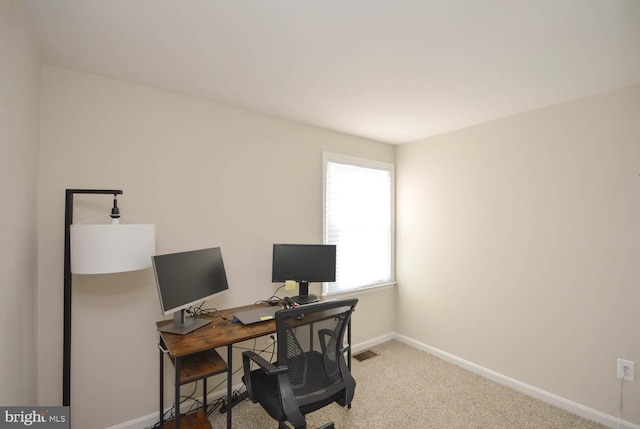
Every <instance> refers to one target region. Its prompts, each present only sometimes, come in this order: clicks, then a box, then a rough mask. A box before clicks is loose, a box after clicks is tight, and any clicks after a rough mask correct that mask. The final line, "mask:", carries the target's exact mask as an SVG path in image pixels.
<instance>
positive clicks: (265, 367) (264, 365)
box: [242, 351, 289, 375]
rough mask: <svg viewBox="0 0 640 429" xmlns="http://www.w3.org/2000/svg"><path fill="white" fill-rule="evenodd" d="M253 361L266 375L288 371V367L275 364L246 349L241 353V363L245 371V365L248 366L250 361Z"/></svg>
mask: <svg viewBox="0 0 640 429" xmlns="http://www.w3.org/2000/svg"><path fill="white" fill-rule="evenodd" d="M250 361H253V362H255V363H256V364H257V365H258V367H260V369H261V370H262V371H263V372H264V373H265V374H267V375H277V374H282V373H284V372H287V371H289V368H288V367H286V366H275V365H274V364H272V363H271V362H269V361H267V360H266V359H265V358H263V357H262V356H260V355H259V354H257V353H256V352H253V351H246V352H243V353H242V364H243V366H244V367H245V371H246V369H247V367H250V365H251V362H250Z"/></svg>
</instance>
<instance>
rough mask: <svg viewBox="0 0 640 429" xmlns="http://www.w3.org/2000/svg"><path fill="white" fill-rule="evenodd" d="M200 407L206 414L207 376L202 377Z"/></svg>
mask: <svg viewBox="0 0 640 429" xmlns="http://www.w3.org/2000/svg"><path fill="white" fill-rule="evenodd" d="M202 409H203V410H204V413H205V414H207V377H205V378H203V379H202Z"/></svg>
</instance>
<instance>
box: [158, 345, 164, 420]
mask: <svg viewBox="0 0 640 429" xmlns="http://www.w3.org/2000/svg"><path fill="white" fill-rule="evenodd" d="M158 349H159V350H160V352H159V353H160V427H161V428H162V427H164V353H163V352H162V349H161V348H160V347H158Z"/></svg>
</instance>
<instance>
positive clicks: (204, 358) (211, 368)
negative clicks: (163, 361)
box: [171, 349, 228, 384]
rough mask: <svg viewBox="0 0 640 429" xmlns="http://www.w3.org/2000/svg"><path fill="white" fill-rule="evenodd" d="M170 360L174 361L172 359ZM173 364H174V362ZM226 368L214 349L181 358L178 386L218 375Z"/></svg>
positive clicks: (225, 364)
mask: <svg viewBox="0 0 640 429" xmlns="http://www.w3.org/2000/svg"><path fill="white" fill-rule="evenodd" d="M171 360H172V361H174V359H171ZM173 363H174V364H175V361H174V362H173ZM227 368H228V366H227V363H226V362H225V361H224V359H222V357H220V355H219V354H218V352H217V351H215V350H214V349H211V350H205V351H203V352H200V353H194V354H192V355H188V356H185V357H182V358H180V384H187V383H191V382H193V381H196V380H200V379H202V378H206V377H211V376H212V375H216V374H220V373H221V372H224V371H226V370H227Z"/></svg>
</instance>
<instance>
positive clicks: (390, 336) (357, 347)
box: [351, 332, 396, 353]
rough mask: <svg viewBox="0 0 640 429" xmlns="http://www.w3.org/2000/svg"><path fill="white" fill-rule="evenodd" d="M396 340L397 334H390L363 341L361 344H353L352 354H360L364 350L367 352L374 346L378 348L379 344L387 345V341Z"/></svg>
mask: <svg viewBox="0 0 640 429" xmlns="http://www.w3.org/2000/svg"><path fill="white" fill-rule="evenodd" d="M395 338H396V334H395V333H393V332H392V333H390V334H386V335H382V336H380V337H376V338H373V339H371V340H367V341H363V342H361V343H357V344H353V345H352V346H351V352H352V353H359V352H361V351H363V350H367V349H369V348H371V347H373V346H377V345H378V344H382V343H386V342H387V341H391V340H393V339H395Z"/></svg>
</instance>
